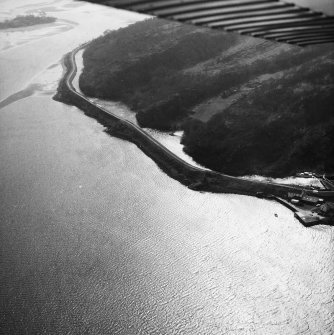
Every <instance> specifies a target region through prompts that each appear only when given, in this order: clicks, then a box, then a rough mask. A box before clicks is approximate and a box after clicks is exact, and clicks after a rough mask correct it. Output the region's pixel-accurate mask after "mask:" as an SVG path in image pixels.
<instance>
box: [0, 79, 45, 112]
mask: <svg viewBox="0 0 334 335" xmlns="http://www.w3.org/2000/svg"><path fill="white" fill-rule="evenodd" d="M41 88H42V85H40V84H31V85H29V86H28V87H27V88H25V89H24V90H22V91H19V92H16V93H14V94H12V95H10V96H9V97H7V98H6V99H4V100H2V101H1V102H0V109H1V108H4V107H6V106H8V105H10V104H12V103H13V102H15V101H18V100H22V99H24V98H28V97H30V96H31V95H33V94H34V93H35V92H36V91H39V90H41Z"/></svg>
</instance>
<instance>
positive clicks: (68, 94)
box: [53, 43, 332, 199]
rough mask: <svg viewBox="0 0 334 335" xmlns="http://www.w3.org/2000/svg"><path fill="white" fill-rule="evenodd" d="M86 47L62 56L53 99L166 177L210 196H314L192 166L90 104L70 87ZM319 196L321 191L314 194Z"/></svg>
mask: <svg viewBox="0 0 334 335" xmlns="http://www.w3.org/2000/svg"><path fill="white" fill-rule="evenodd" d="M87 44H88V43H85V44H83V45H81V46H79V47H78V48H76V49H74V50H73V51H71V52H69V53H67V54H66V55H65V56H64V57H63V59H62V64H63V67H64V73H63V77H62V78H61V80H60V82H59V85H58V88H57V93H56V95H55V96H54V97H53V99H54V100H56V101H59V102H63V103H65V104H68V105H73V106H76V107H78V108H79V109H80V110H82V111H83V112H84V114H85V115H87V116H89V117H92V118H94V119H96V120H97V121H98V122H99V123H101V124H102V125H103V126H105V127H106V128H107V129H106V130H105V132H106V133H108V134H109V135H111V136H115V137H118V138H120V139H123V140H127V141H129V142H132V143H133V144H135V145H136V146H137V147H138V148H139V149H140V150H141V151H142V152H143V153H145V155H147V156H148V157H150V158H151V159H152V160H153V161H154V162H155V163H156V164H157V165H158V167H159V168H160V169H161V170H162V171H164V172H165V173H166V174H167V175H168V176H169V177H171V178H173V179H175V180H177V181H179V182H180V183H181V184H183V185H185V186H187V187H188V188H190V189H192V190H196V191H202V192H210V193H232V194H239V195H249V196H258V195H259V193H261V194H263V195H264V196H263V197H264V198H269V199H272V196H275V197H281V198H283V199H288V193H290V192H292V193H296V192H297V193H301V192H303V191H305V192H306V193H309V194H312V195H314V192H313V190H312V189H311V188H305V187H301V186H290V185H282V184H273V183H268V182H261V181H253V180H246V179H242V178H238V177H233V176H229V175H225V174H221V173H218V172H214V171H210V170H204V169H200V168H197V167H195V166H192V165H190V164H188V163H187V162H185V161H183V160H182V159H181V158H179V157H178V156H176V155H175V154H174V153H172V152H171V151H169V150H168V149H167V148H165V147H164V146H162V145H161V144H160V143H159V142H157V141H156V140H155V139H154V138H153V137H151V136H150V135H149V134H147V133H146V132H145V131H143V130H142V129H141V128H139V127H138V126H136V125H134V124H133V123H131V122H130V121H127V120H124V119H122V118H120V117H118V116H117V115H114V114H112V113H111V112H109V111H107V110H105V109H104V108H102V107H100V106H98V105H96V104H95V103H93V102H91V101H90V100H88V99H87V98H86V97H85V96H83V95H82V94H80V93H78V92H77V91H76V90H75V88H74V87H73V85H72V81H73V79H74V77H75V75H76V72H77V68H76V64H75V55H76V53H77V52H78V51H80V50H81V49H83V48H85V46H86V45H87ZM319 193H322V192H318V193H317V194H319ZM324 196H326V194H324ZM331 196H332V195H331Z"/></svg>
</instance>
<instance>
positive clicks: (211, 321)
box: [0, 1, 334, 335]
mask: <svg viewBox="0 0 334 335" xmlns="http://www.w3.org/2000/svg"><path fill="white" fill-rule="evenodd" d="M44 3H45V6H50V4H52V6H55V5H56V4H55V3H54V2H52V1H49V2H48V1H45V2H44ZM71 4H73V2H71V1H61V2H60V1H59V2H58V3H57V6H58V7H57V8H58V12H54V15H60V16H62V17H64V16H66V15H68V16H70V15H72V14H73V11H74V10H77V11H79V12H80V13H81V14H80V15H79V14H78V16H76V20H77V21H78V22H77V28H73V29H71V30H68V31H67V32H58V33H57V34H53V35H50V36H48V37H43V38H41V39H34V40H33V41H31V42H27V43H25V44H24V45H21V46H18V47H15V48H11V49H6V50H3V51H1V52H0V62H1V67H0V71H1V78H2V81H1V85H2V86H1V87H5V89H4V90H1V92H0V93H1V99H6V98H8V97H9V96H11V95H13V94H15V93H17V92H21V91H25V90H26V88H27V87H29V85H37V86H33V87H35V89H34V90H33V93H32V95H29V94H28V95H27V94H26V96H25V97H24V98H15V97H14V98H12V99H11V100H9V102H8V101H7V102H8V103H6V104H5V105H3V107H2V108H1V109H0V213H1V216H0V228H1V233H0V246H1V253H0V269H1V271H0V283H1V285H0V290H1V309H2V311H1V314H0V327H1V328H0V330H1V331H0V333H3V334H25V333H26V334H122V335H132V334H136V335H137V334H145V335H146V334H187V335H188V334H189V335H193V334H208V335H211V334H217V335H218V334H219V335H220V334H264V335H267V334H310V335H313V334H328V335H330V334H332V333H333V332H334V327H333V323H332V320H333V309H334V303H333V293H334V291H333V277H334V264H333V254H334V250H333V228H331V227H324V226H318V227H316V228H309V229H307V228H304V227H303V226H301V225H300V224H299V222H298V221H296V220H295V219H294V218H293V215H292V213H291V212H290V211H288V210H287V209H285V208H284V207H282V206H280V205H279V204H277V203H274V202H269V201H266V200H260V199H256V198H252V197H245V196H237V195H219V194H207V193H198V192H195V191H192V190H189V189H187V188H186V187H184V186H182V185H181V184H179V183H178V182H177V181H175V180H173V179H170V178H169V177H168V176H166V175H165V174H164V173H163V172H162V171H161V170H160V169H159V168H158V167H157V166H156V165H155V163H154V162H153V161H152V160H151V159H149V158H148V157H146V156H145V155H144V154H143V153H142V152H141V151H140V150H139V149H138V148H137V147H136V146H134V145H133V144H131V143H128V142H125V141H122V140H119V139H116V138H112V137H110V136H108V135H107V134H105V133H104V131H103V127H102V126H101V125H99V124H98V123H97V122H96V121H95V120H93V119H90V118H88V117H86V116H85V115H84V114H83V113H81V112H80V111H79V110H78V109H77V108H74V107H69V106H66V105H63V104H61V103H58V102H55V101H53V100H52V99H51V97H52V94H53V93H54V91H55V87H56V84H57V80H58V79H59V78H60V76H61V72H62V70H61V66H60V65H59V59H60V57H61V55H62V54H64V53H66V52H68V51H70V50H71V49H72V48H74V47H75V46H77V45H79V44H80V43H82V42H84V41H85V40H86V39H87V35H86V36H82V35H80V29H79V28H80V27H82V29H83V31H86V32H87V31H88V30H89V29H88V23H87V22H89V23H91V22H92V21H89V20H93V17H95V20H96V22H100V21H101V22H104V23H103V24H105V25H106V26H107V24H108V22H111V23H113V22H114V23H115V22H116V21H117V20H120V19H119V15H120V14H119V12H111V11H108V13H107V11H102V10H101V8H100V7H98V6H92V7H90V6H89V5H82V6H81V7H71V6H67V7H65V5H71ZM29 8H30V7H29ZM91 8H92V9H91ZM30 9H31V8H30ZM85 12H87V13H86V14H85ZM56 13H59V14H56ZM71 13H72V14H71ZM90 13H94V16H92V15H91V14H90ZM116 13H117V15H118V16H117V17H116V16H115V15H116ZM85 15H86V16H85ZM108 15H109V17H108ZM122 15H124V16H123V19H122V20H121V21H119V24H120V25H121V24H123V25H124V24H126V20H125V17H126V16H125V14H124V13H123V12H122ZM114 16H115V17H114ZM103 19H105V21H103ZM133 19H134V18H133V17H131V20H133ZM85 24H87V25H85ZM103 24H102V23H101V26H100V30H101V31H100V32H99V31H98V28H97V27H98V25H97V24H96V25H95V26H96V27H95V28H94V29H95V32H94V33H96V34H98V33H102V32H103V31H104V30H105V29H107V28H105V27H104V26H103ZM41 29H44V28H41ZM85 29H86V30H85ZM87 34H88V33H87ZM92 35H93V33H92ZM91 37H92V36H91ZM91 37H90V36H88V38H91ZM46 45H47V46H48V48H49V49H50V50H48V51H43V52H41V53H38V52H37V51H38V50H42V49H43V47H44V46H46ZM36 50H37V51H36ZM33 55H35V56H34V57H33ZM15 57H16V60H17V63H18V64H19V66H16V65H15V64H16V63H15V62H14V59H15ZM6 83H7V84H6ZM20 96H21V97H22V95H20ZM275 214H276V215H275Z"/></svg>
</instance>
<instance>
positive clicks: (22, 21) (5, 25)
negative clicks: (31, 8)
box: [0, 15, 56, 29]
mask: <svg viewBox="0 0 334 335" xmlns="http://www.w3.org/2000/svg"><path fill="white" fill-rule="evenodd" d="M55 21H56V19H55V18H54V17H51V16H45V15H38V16H35V15H19V16H17V17H15V18H14V19H11V20H5V21H3V22H0V29H12V28H20V27H28V26H34V25H37V24H45V23H52V22H55Z"/></svg>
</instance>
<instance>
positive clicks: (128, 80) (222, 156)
mask: <svg viewBox="0 0 334 335" xmlns="http://www.w3.org/2000/svg"><path fill="white" fill-rule="evenodd" d="M331 46H332V45H324V46H314V47H309V48H299V47H294V46H288V45H284V44H278V43H276V44H275V43H271V42H268V41H262V40H258V39H253V38H246V37H241V36H239V35H235V34H226V33H223V32H217V31H211V30H206V29H203V28H197V27H191V26H187V25H181V24H176V23H170V22H166V21H163V20H157V19H150V20H146V21H143V22H139V23H136V24H134V25H131V26H129V27H127V28H123V29H120V30H118V31H113V32H109V31H107V32H105V34H104V35H103V36H101V37H100V38H98V39H96V40H94V41H93V42H92V43H91V44H90V45H89V47H88V48H87V49H86V50H85V52H84V66H85V68H84V72H83V74H82V76H81V78H80V87H81V89H82V90H83V91H84V92H85V93H86V94H87V95H90V96H95V97H100V98H104V99H111V100H117V101H122V102H124V103H126V104H127V105H128V106H129V107H131V108H132V109H133V110H134V112H136V113H137V114H136V116H137V120H138V122H139V124H140V125H142V126H145V127H151V128H156V129H159V130H165V131H170V130H176V129H183V130H184V137H183V143H184V144H185V150H186V151H187V152H188V153H189V154H190V155H191V156H192V157H194V159H195V160H197V161H198V162H200V163H201V164H204V165H206V166H208V167H210V168H212V169H215V170H218V171H222V172H226V173H229V174H232V175H245V174H261V175H270V176H285V175H290V174H293V173H295V172H297V171H300V170H313V171H317V172H325V171H326V172H334V149H333V148H334V113H333V111H332V110H333V99H334V98H333V93H334V82H333V81H334V78H333V76H334V73H333V72H334V68H333V64H334V53H333V51H332V48H331ZM277 73H279V74H280V75H278V76H276V77H273V78H271V79H268V80H265V81H261V82H260V83H258V84H257V85H255V87H254V88H253V89H251V90H249V93H247V94H245V95H243V96H242V97H240V98H239V99H238V100H237V101H235V102H234V103H233V104H232V105H231V106H229V107H228V108H222V109H221V110H217V111H216V112H215V113H214V115H213V116H212V117H211V119H210V120H208V121H207V122H204V121H201V119H200V118H198V117H194V108H195V107H196V106H197V105H198V104H200V103H202V102H205V101H207V100H208V99H215V97H221V96H224V97H228V96H229V94H231V92H232V91H233V92H235V91H237V90H238V88H239V87H241V86H242V85H244V84H245V83H248V82H249V81H252V80H254V79H256V78H257V77H258V76H260V75H264V74H277Z"/></svg>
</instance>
